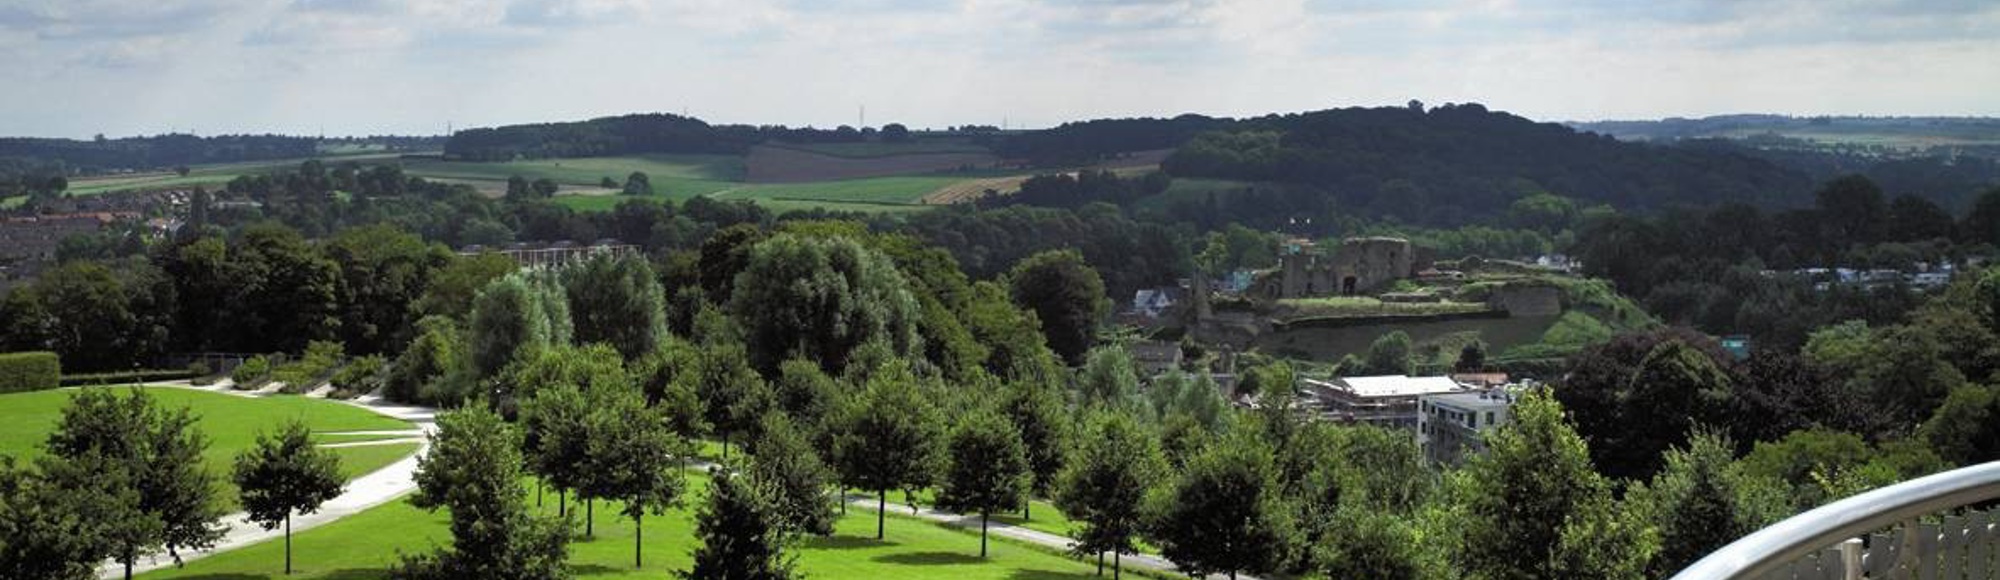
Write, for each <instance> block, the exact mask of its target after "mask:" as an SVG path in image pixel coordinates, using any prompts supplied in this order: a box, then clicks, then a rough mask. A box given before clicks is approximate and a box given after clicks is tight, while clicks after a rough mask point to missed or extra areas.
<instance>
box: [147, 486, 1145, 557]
mask: <svg viewBox="0 0 2000 580" xmlns="http://www.w3.org/2000/svg"><path fill="white" fill-rule="evenodd" d="M706 479H707V478H706V477H705V476H703V475H701V474H692V475H690V476H689V492H688V493H687V494H686V495H684V496H683V497H684V498H685V499H686V502H685V503H686V504H687V506H684V507H681V508H676V509H673V510H670V511H668V512H667V513H666V514H664V515H658V516H648V517H647V518H646V520H645V522H646V526H645V541H644V543H643V549H644V554H645V566H644V567H643V568H634V567H633V562H632V553H633V548H634V546H633V543H634V542H633V537H634V536H633V529H632V522H631V520H627V519H624V518H622V517H619V516H618V515H617V509H616V508H615V506H614V505H613V504H611V503H608V502H602V503H599V504H598V505H597V506H596V510H595V512H596V517H595V518H594V520H595V526H596V534H595V537H592V538H584V537H581V534H582V524H581V522H578V523H577V524H576V527H577V534H578V537H577V538H575V539H574V541H573V543H571V544H570V558H569V561H570V566H571V569H572V570H573V571H574V572H575V573H576V577H578V578H594V579H595V578H601V579H625V578H634V579H636V578H664V577H669V576H668V574H669V573H670V572H671V571H675V570H685V569H687V567H688V566H689V565H690V564H691V562H692V553H693V551H694V548H695V546H696V543H695V540H694V536H693V529H694V526H693V524H694V521H693V513H694V511H693V509H692V506H695V505H698V502H699V501H700V498H701V497H702V496H703V495H704V494H705V493H706V491H707V484H706ZM532 493H533V492H532V491H530V494H531V495H532ZM529 501H530V502H531V503H532V502H534V501H535V500H534V498H533V497H530V499H529ZM570 507H572V508H574V507H576V506H575V504H574V503H573V502H572V503H571V505H570ZM539 511H541V512H543V513H546V514H550V515H553V514H555V513H556V498H555V496H554V495H553V494H552V493H548V494H544V495H543V497H542V502H541V507H540V508H539ZM1053 511H1054V510H1049V512H1053ZM572 515H575V516H576V517H577V519H581V516H580V515H577V514H574V513H573V514H572ZM1037 517H1038V518H1040V517H1041V516H1040V515H1039V514H1038V515H1037ZM448 521H449V519H448V516H447V515H446V514H444V513H443V512H440V513H435V514H433V513H428V512H424V511H422V510H419V509H416V508H414V507H411V506H410V505H409V503H408V502H407V501H395V502H391V503H388V504H384V505H382V506H379V507H376V508H374V509H370V510H368V511H366V512H362V513H360V514H357V515H354V516H351V517H348V518H346V519H343V520H340V521H337V522H333V523H330V524H327V525H325V526H321V527H318V528H314V529H311V530H307V531H305V532H301V533H299V534H297V535H296V536H294V537H293V540H292V541H293V557H294V559H295V565H296V566H297V567H298V570H297V573H296V574H294V575H293V576H291V577H292V578H306V579H340V580H362V579H372V578H386V577H388V576H387V570H386V568H387V567H388V566H389V565H391V564H392V563H394V562H395V561H396V559H397V557H398V556H397V555H398V554H399V553H405V554H408V553H420V552H424V551H427V550H430V549H431V548H433V547H435V546H441V545H448V544H449V543H450V541H451V534H450V532H449V531H448V530H447V523H448ZM283 550H284V546H283V544H282V543H281V542H264V543H261V544H258V545H254V546H249V547H246V548H242V549H239V550H234V551H230V552H226V553H223V554H218V555H216V556H212V557H209V558H204V559H201V560H196V561H193V562H189V563H188V564H187V567H186V568H183V569H178V570H175V569H167V570H158V571H154V572H151V573H147V574H143V575H140V576H139V577H140V578H144V579H147V580H155V579H166V578H183V579H203V580H223V579H228V580H251V579H260V578H271V579H275V578H285V577H286V576H284V575H283V574H282V571H283V563H284V551H283ZM793 553H795V554H797V556H798V560H797V565H798V569H799V570H800V571H803V572H805V573H806V575H807V576H808V577H810V578H815V579H821V580H840V579H865V580H905V579H907V580H917V579H928V578H952V579H954V580H1064V579H1077V580H1081V579H1083V578H1094V577H1095V576H1094V573H1095V571H1096V567H1095V564H1094V563H1086V562H1083V561H1080V560H1075V559H1072V558H1069V557H1067V556H1062V555H1058V554H1056V553H1054V551H1053V550H1050V549H1048V548H1041V547H1034V546H1028V545H1025V544H1017V543H1014V542H1011V541H1006V540H1002V539H1000V538H998V537H997V536H996V537H995V538H994V539H993V543H992V546H991V553H990V555H989V557H988V558H987V559H984V560H981V559H980V558H979V536H978V535H977V534H976V533H975V532H972V531H969V530H960V529H955V528H949V527H946V526H944V525H941V524H936V523H932V522H927V521H923V520H917V519H913V518H910V517H907V516H906V515H898V514H897V510H896V509H894V508H891V509H890V514H889V517H888V518H887V532H886V538H885V539H883V540H879V541H878V540H876V539H875V512H874V511H873V510H868V509H859V508H853V507H850V508H849V509H848V513H847V515H846V516H844V517H842V518H841V519H840V521H839V523H838V525H836V526H835V532H834V535H833V536H831V537H827V538H807V539H804V540H802V541H801V542H799V544H798V545H796V546H795V549H794V552H793ZM1128 572H1130V570H1128Z"/></svg>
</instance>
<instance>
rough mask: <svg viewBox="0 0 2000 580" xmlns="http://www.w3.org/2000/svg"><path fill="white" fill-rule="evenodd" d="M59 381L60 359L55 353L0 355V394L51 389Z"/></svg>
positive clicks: (39, 352) (60, 377) (60, 375)
mask: <svg viewBox="0 0 2000 580" xmlns="http://www.w3.org/2000/svg"><path fill="white" fill-rule="evenodd" d="M61 381H62V359H61V358H58V357H57V356H56V353H53V352H47V351H34V352H10V353H0V393H23V392H27V391H40V390H44V389H53V388H56V385H57V384H58V383H60V382H61Z"/></svg>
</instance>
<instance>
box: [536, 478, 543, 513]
mask: <svg viewBox="0 0 2000 580" xmlns="http://www.w3.org/2000/svg"><path fill="white" fill-rule="evenodd" d="M535 507H542V478H539V477H537V478H535Z"/></svg>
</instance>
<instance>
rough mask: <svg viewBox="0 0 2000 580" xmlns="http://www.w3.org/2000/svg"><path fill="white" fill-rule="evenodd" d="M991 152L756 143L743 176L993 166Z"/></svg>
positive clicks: (858, 174)
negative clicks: (894, 151) (833, 149)
mask: <svg viewBox="0 0 2000 580" xmlns="http://www.w3.org/2000/svg"><path fill="white" fill-rule="evenodd" d="M999 161H1000V158H999V157H996V156H994V155H993V154H991V153H933V154H922V155H895V156H887V157H865V158H857V157H838V156H834V155H825V154H820V153H814V152H811V151H805V150H801V149H793V148H788V147H771V146H762V145H760V146H757V147H751V148H750V155H749V156H748V157H745V158H744V159H743V166H744V175H743V180H744V181H748V182H751V183H799V182H814V181H837V180H846V179H859V178H864V177H885V176H891V175H912V174H921V173H938V172H948V171H957V170H961V169H978V168H983V167H990V166H992V165H993V164H995V163H998V162H999Z"/></svg>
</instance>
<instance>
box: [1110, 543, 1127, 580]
mask: <svg viewBox="0 0 2000 580" xmlns="http://www.w3.org/2000/svg"><path fill="white" fill-rule="evenodd" d="M1124 577H1125V553H1124V552H1120V551H1118V550H1112V551H1111V580H1119V579H1120V578H1124Z"/></svg>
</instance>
